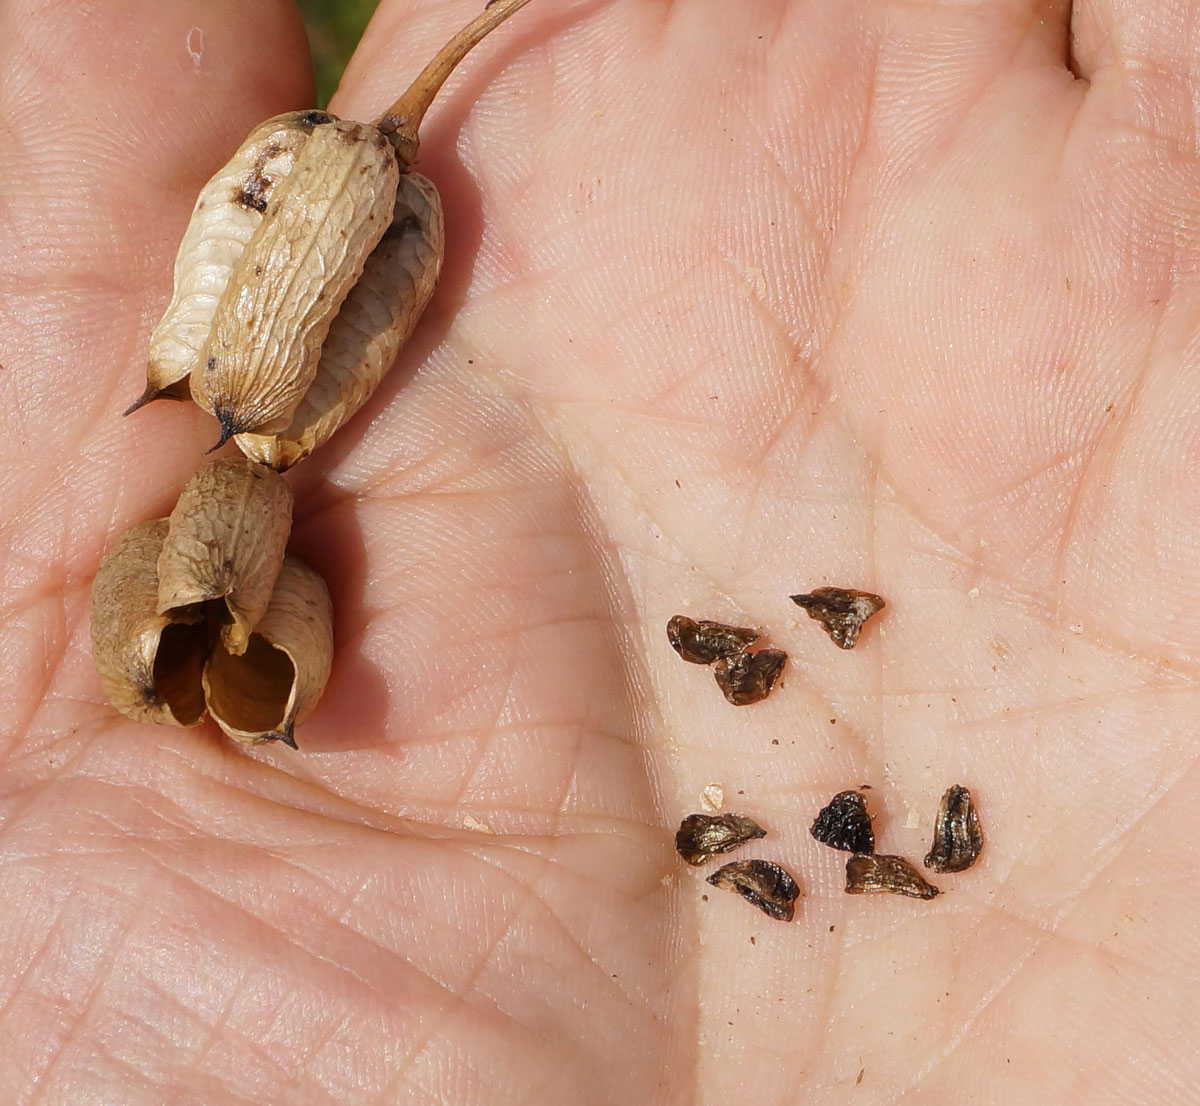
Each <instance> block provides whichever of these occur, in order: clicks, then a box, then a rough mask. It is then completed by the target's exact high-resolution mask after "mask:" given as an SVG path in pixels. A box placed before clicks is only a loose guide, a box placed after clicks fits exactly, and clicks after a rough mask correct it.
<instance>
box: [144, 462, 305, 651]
mask: <svg viewBox="0 0 1200 1106" xmlns="http://www.w3.org/2000/svg"><path fill="white" fill-rule="evenodd" d="M291 529H292V493H291V492H290V491H289V490H288V486H287V484H286V483H284V480H283V477H282V476H280V475H279V474H278V473H277V472H273V471H271V469H268V468H264V467H263V466H262V465H256V464H255V463H254V462H253V461H248V460H246V459H245V458H244V457H230V458H226V459H223V460H219V461H213V462H212V463H211V464H209V465H206V466H205V467H204V468H202V469H201V470H200V471H199V472H197V473H196V474H195V475H194V476H193V477H192V478H191V480H189V481H188V483H187V485H186V486H185V487H184V489H183V493H182V494H181V495H180V497H179V501H178V502H177V503H176V504H175V510H173V511H172V512H171V519H170V529H169V531H168V533H167V537H166V540H165V541H164V542H163V547H162V554H161V555H160V556H159V559H158V605H157V610H158V613H159V614H164V615H167V616H168V617H172V618H179V617H180V615H181V613H182V612H183V611H186V610H188V609H189V608H195V606H196V605H198V604H201V603H207V602H210V601H212V600H217V599H223V600H224V604H223V608H224V609H223V611H222V621H223V622H224V623H225V625H223V626H222V628H221V640H222V642H223V643H224V646H225V648H226V649H227V650H228V651H229V652H231V653H235V654H239V655H240V654H241V653H244V652H245V651H246V647H247V645H248V644H249V640H250V632H251V631H252V630H253V629H254V628H255V626H256V625H257V624H258V621H259V619H261V618H262V616H263V614H264V613H265V612H266V610H267V606H268V605H269V603H270V601H271V592H272V590H273V589H274V587H275V578H276V576H278V574H279V569H280V566H281V565H282V564H283V550H284V546H285V545H286V544H287V540H288V535H289V534H290V533H291Z"/></svg>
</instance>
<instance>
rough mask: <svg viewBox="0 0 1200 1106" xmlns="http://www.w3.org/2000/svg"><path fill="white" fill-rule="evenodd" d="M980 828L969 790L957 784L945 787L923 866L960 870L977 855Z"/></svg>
mask: <svg viewBox="0 0 1200 1106" xmlns="http://www.w3.org/2000/svg"><path fill="white" fill-rule="evenodd" d="M982 849H983V831H982V830H981V829H980V827H979V813H978V812H977V811H976V810H975V804H974V803H973V802H972V801H971V792H970V791H968V790H967V789H966V788H965V787H962V786H961V785H959V784H955V785H954V786H953V787H950V788H947V790H946V793H945V794H944V795H943V796H942V802H941V805H940V806H939V807H938V812H937V821H936V823H935V824H934V828H933V847H932V848H931V849H930V850H929V853H928V855H927V856H926V857H925V867H926V868H932V869H933V870H934V871H935V872H962V871H965V870H966V869H967V868H969V867H971V865H972V864H974V863H975V861H976V860H978V859H979V853H980V851H981V850H982Z"/></svg>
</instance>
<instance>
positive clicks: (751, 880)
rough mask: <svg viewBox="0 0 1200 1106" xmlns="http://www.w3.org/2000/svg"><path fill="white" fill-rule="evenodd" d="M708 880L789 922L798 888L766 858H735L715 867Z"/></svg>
mask: <svg viewBox="0 0 1200 1106" xmlns="http://www.w3.org/2000/svg"><path fill="white" fill-rule="evenodd" d="M708 882H709V883H711V884H712V885H713V886H714V887H720V888H721V889H722V890H723V891H736V892H737V893H738V894H739V895H741V896H742V898H744V899H745V900H746V901H747V902H750V903H753V904H754V905H755V906H757V907H758V909H759V910H761V911H762V912H763V913H764V914H767V915H769V916H770V917H772V918H774V919H776V920H777V921H780V922H790V921H791V920H792V916H793V914H794V912H795V902H796V899H797V898H799V897H800V888H799V887H797V886H796V881H795V880H794V879H792V877H791V876H790V875H788V873H787V872H785V871H784V870H783V869H782V868H781V867H779V865H778V864H772V863H771V862H770V861H769V860H735V861H733V862H732V863H730V864H726V865H725V866H724V867H722V868H718V869H717V870H716V871H715V872H713V874H712V875H711V876H709V877H708Z"/></svg>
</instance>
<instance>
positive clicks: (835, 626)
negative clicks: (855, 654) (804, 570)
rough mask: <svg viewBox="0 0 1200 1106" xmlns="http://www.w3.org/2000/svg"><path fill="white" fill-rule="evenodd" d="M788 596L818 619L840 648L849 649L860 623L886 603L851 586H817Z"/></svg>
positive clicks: (855, 640) (852, 645) (860, 629)
mask: <svg viewBox="0 0 1200 1106" xmlns="http://www.w3.org/2000/svg"><path fill="white" fill-rule="evenodd" d="M790 598H791V600H792V602H793V603H795V604H796V605H797V606H798V607H803V608H804V609H805V610H806V611H807V612H808V617H809V618H815V619H816V620H817V621H818V622H819V623H821V625H822V626H824V627H825V630H826V632H827V633H828V634H829V636H830V637H831V638H832V639H833V643H834V644H835V645H837V646H838V647H839V648H841V649H853V648H854V646H855V645H856V644H857V642H858V635H859V634H860V633H861V632H862V628H863V623H864V622H866V621H867V619H868V618H870V617H871V616H872V615H873V614H876V613H877V612H879V611H881V610H883V608H884V607H885V606H886V604H885V603H884V601H883V600H882V599H881V598H880V597H879V596H878V595H873V594H871V592H869V591H855V590H854V589H853V588H817V590H816V591H810V592H807V593H805V594H804V595H793V596H791V597H790Z"/></svg>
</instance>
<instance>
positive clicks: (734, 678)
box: [713, 649, 787, 707]
mask: <svg viewBox="0 0 1200 1106" xmlns="http://www.w3.org/2000/svg"><path fill="white" fill-rule="evenodd" d="M786 663H787V654H786V653H785V652H784V651H783V650H782V649H760V650H759V651H758V652H757V653H738V654H737V655H736V656H733V657H722V658H721V659H720V660H719V661H717V666H716V669H715V670H714V672H713V675H714V676H715V677H716V681H717V686H718V687H719V688H720V689H721V691H722V693H723V694H724V696H725V698H726V699H728V700H729V702H731V703H732V704H733V705H734V706H735V707H745V706H749V705H750V704H751V703H757V702H759V700H761V699H765V698H766V697H767V696H768V695H770V694H771V688H773V687H774V686H775V681H776V680H778V679H779V674H780V673H781V672H782V671H783V666H784V665H785V664H786Z"/></svg>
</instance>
